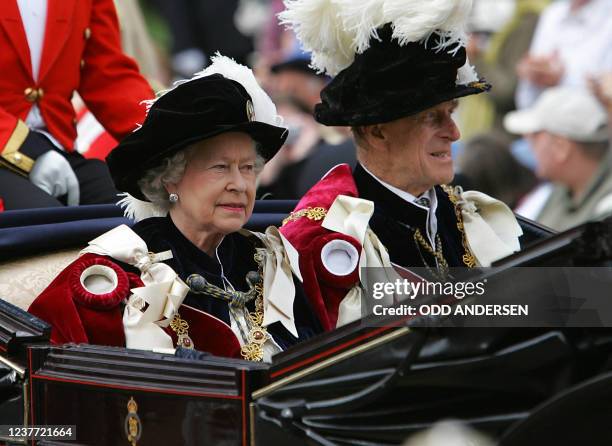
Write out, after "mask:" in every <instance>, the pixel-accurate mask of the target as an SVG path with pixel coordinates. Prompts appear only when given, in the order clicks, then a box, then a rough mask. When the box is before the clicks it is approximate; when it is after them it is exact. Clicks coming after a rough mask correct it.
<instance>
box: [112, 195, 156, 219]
mask: <svg viewBox="0 0 612 446" xmlns="http://www.w3.org/2000/svg"><path fill="white" fill-rule="evenodd" d="M119 196H120V197H123V198H122V199H121V200H119V201H118V202H117V206H119V207H121V208H122V209H123V215H125V216H126V217H127V218H130V219H132V220H134V221H140V220H144V219H145V218H150V217H164V216H165V215H167V214H168V209H164V208H162V207H160V206H157V205H155V204H153V203H150V202H148V201H142V200H139V199H138V198H136V197H134V196H132V195H130V194H128V193H122V194H119Z"/></svg>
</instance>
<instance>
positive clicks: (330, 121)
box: [315, 24, 491, 126]
mask: <svg viewBox="0 0 612 446" xmlns="http://www.w3.org/2000/svg"><path fill="white" fill-rule="evenodd" d="M392 32H393V31H392V27H391V25H390V24H387V25H386V26H384V27H383V28H381V29H379V30H378V39H376V38H373V39H371V44H370V47H369V48H368V49H367V50H365V51H364V52H363V53H361V54H356V55H355V59H354V61H353V63H352V64H351V65H349V66H348V67H347V68H345V69H344V70H342V71H340V72H339V73H338V74H337V76H336V77H334V79H332V81H331V82H330V83H329V84H328V85H327V86H326V87H325V88H324V89H323V91H322V92H321V100H322V103H320V104H317V106H316V107H315V118H316V120H317V121H319V122H320V123H322V124H325V125H331V126H333V125H338V126H344V125H350V126H358V125H372V124H379V123H383V122H389V121H393V120H395V119H399V118H402V117H404V116H409V115H414V114H416V113H419V112H421V111H423V110H426V109H428V108H430V107H433V106H435V105H438V104H441V103H443V102H446V101H449V100H451V99H455V98H460V97H462V96H468V95H472V94H478V93H482V92H484V91H487V90H489V89H490V88H491V86H490V85H489V84H487V83H486V82H485V81H483V80H479V81H473V82H468V83H466V84H458V83H457V73H458V71H459V69H460V68H461V67H463V66H464V65H465V63H466V52H465V48H464V47H463V46H457V47H456V48H454V49H452V50H448V49H445V50H441V51H436V50H434V49H433V48H436V46H437V45H438V44H439V39H440V38H441V37H440V35H439V34H436V33H433V34H432V35H431V36H430V37H429V39H428V40H427V41H426V42H410V43H407V44H405V45H403V46H400V44H399V43H398V41H397V40H395V39H393V38H392Z"/></svg>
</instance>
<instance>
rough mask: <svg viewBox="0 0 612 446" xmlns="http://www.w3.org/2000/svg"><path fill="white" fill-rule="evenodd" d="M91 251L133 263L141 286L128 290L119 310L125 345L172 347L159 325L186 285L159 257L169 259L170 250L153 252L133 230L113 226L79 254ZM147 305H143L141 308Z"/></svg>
mask: <svg viewBox="0 0 612 446" xmlns="http://www.w3.org/2000/svg"><path fill="white" fill-rule="evenodd" d="M86 253H93V254H98V255H103V256H108V257H112V258H113V259H116V260H118V261H120V262H123V263H127V264H129V265H132V266H135V267H136V268H138V270H139V271H140V273H141V274H140V279H141V280H142V282H143V283H144V285H145V286H144V287H139V288H134V289H132V290H131V292H132V295H131V296H130V298H129V299H128V301H127V305H126V307H125V310H124V312H123V327H124V330H125V339H126V347H128V348H137V349H146V350H152V349H160V348H161V349H166V348H168V349H172V348H173V345H172V338H171V337H170V336H169V335H168V334H166V332H165V331H164V330H163V329H162V328H161V327H167V326H168V325H169V324H170V322H171V321H172V318H173V317H174V315H175V314H176V313H177V311H178V308H179V307H180V306H181V304H182V302H183V300H184V299H185V296H187V293H188V292H189V287H188V286H187V285H186V284H185V283H184V282H183V281H182V280H181V279H180V277H178V275H177V274H176V273H175V272H174V270H173V269H172V268H171V267H169V266H168V265H166V264H165V263H159V262H161V261H163V260H167V259H170V258H172V252H171V251H164V252H162V253H158V254H153V253H150V252H149V250H148V249H147V245H146V243H145V242H144V240H142V239H141V238H140V237H139V236H138V235H137V234H136V233H135V232H134V231H132V230H131V229H130V228H129V227H127V226H126V225H121V226H117V227H116V228H114V229H111V230H110V231H108V232H106V233H104V234H102V235H101V236H100V237H98V238H96V239H94V240H92V241H90V242H89V246H87V247H86V248H85V249H83V250H82V251H81V253H80V254H81V255H82V254H86ZM145 304H147V305H148V306H147V308H146V309H145V310H144V311H142V308H144V307H145Z"/></svg>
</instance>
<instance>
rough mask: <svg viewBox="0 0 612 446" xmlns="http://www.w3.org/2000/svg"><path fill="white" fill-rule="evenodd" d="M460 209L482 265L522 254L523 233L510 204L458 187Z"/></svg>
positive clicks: (469, 241)
mask: <svg viewBox="0 0 612 446" xmlns="http://www.w3.org/2000/svg"><path fill="white" fill-rule="evenodd" d="M455 194H456V195H457V196H458V197H459V201H458V202H457V206H458V207H459V209H460V210H461V216H462V217H463V228H464V231H465V238H466V240H467V243H468V245H469V248H470V251H472V254H473V255H474V257H475V258H476V261H477V262H478V265H479V266H484V267H487V266H491V263H493V262H494V261H496V260H499V259H501V258H503V257H506V256H509V255H510V254H512V253H513V252H516V251H519V250H520V249H521V245H520V243H519V240H518V238H519V237H520V236H521V235H522V234H523V230H522V229H521V227H520V225H519V224H518V222H517V221H516V217H515V216H514V213H513V212H512V211H511V210H510V208H509V207H508V206H506V204H504V203H503V202H501V201H499V200H496V199H495V198H492V197H490V196H488V195H486V194H483V193H482V192H477V191H466V192H463V191H462V190H461V188H459V187H457V188H455Z"/></svg>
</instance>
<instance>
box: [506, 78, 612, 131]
mask: <svg viewBox="0 0 612 446" xmlns="http://www.w3.org/2000/svg"><path fill="white" fill-rule="evenodd" d="M607 124H608V115H607V114H606V110H605V109H604V108H603V106H602V105H601V104H600V103H599V102H598V101H597V99H596V98H595V97H594V96H593V95H592V94H590V93H589V92H588V91H587V90H585V89H581V88H571V87H553V88H549V89H548V90H546V91H544V92H543V93H542V94H541V95H540V97H539V98H538V100H537V101H536V102H535V104H533V106H532V107H530V108H526V109H523V110H517V111H513V112H510V113H508V114H507V115H506V116H505V118H504V127H506V130H508V131H509V132H511V133H517V134H522V135H526V134H529V133H536V132H540V131H547V132H549V133H553V134H555V135H559V136H564V137H566V138H568V139H571V140H572V141H576V142H604V141H607V140H608V139H609V137H610V136H609V134H608V128H607Z"/></svg>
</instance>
